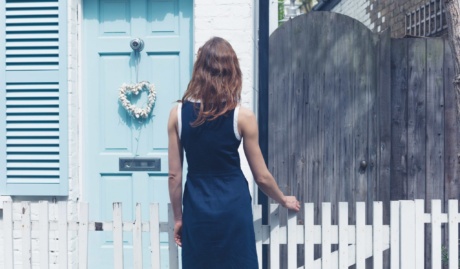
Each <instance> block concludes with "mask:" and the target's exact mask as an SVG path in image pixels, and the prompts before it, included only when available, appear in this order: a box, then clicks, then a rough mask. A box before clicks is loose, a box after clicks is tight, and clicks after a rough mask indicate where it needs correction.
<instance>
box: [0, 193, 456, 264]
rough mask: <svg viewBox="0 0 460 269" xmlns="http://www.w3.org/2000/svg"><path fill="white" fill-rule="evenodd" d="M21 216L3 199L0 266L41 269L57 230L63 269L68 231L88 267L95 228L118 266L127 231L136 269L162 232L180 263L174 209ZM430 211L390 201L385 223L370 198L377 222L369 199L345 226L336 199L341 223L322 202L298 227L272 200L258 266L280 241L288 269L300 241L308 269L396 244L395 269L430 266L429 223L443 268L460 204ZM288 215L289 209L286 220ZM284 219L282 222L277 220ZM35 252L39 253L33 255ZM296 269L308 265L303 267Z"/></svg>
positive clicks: (358, 260) (62, 208) (82, 207)
mask: <svg viewBox="0 0 460 269" xmlns="http://www.w3.org/2000/svg"><path fill="white" fill-rule="evenodd" d="M20 206H21V208H22V211H21V215H20V219H19V220H18V219H17V218H16V219H13V203H12V202H5V203H4V207H3V221H2V222H1V226H0V227H1V229H2V231H3V244H4V246H3V248H4V257H3V264H1V263H0V267H1V268H15V266H18V265H20V267H21V268H32V261H35V263H37V260H38V264H39V268H49V266H50V261H49V257H50V233H56V235H57V237H58V238H59V240H58V242H59V243H58V244H59V251H58V252H59V254H58V263H59V268H67V266H68V263H69V262H68V237H69V233H70V232H73V233H77V238H78V248H77V249H78V266H79V267H78V268H87V261H88V235H89V232H90V231H112V232H113V242H114V243H113V246H114V256H113V257H114V265H115V268H123V232H132V234H133V253H134V255H133V268H144V267H143V264H142V263H143V257H142V250H141V249H142V240H149V241H150V254H151V255H150V260H151V268H155V269H159V268H160V233H161V232H168V233H169V242H170V243H169V268H172V269H177V268H179V250H178V247H177V246H176V245H175V244H174V240H173V238H172V230H173V227H174V222H173V217H172V210H171V207H170V206H169V222H160V221H159V205H158V204H151V205H150V213H149V214H150V216H149V221H147V222H142V221H141V220H142V216H141V205H140V204H137V205H136V210H135V219H134V220H133V221H132V222H123V221H122V207H121V203H114V204H113V221H112V222H95V221H89V219H88V208H89V205H88V204H87V203H79V216H78V220H77V221H69V220H67V216H68V215H67V206H68V205H67V202H58V206H57V213H58V217H57V218H56V219H54V220H50V218H49V215H50V214H49V210H50V204H49V203H48V202H40V203H39V204H38V208H39V212H38V220H32V218H31V204H30V203H29V202H22V203H21V205H20ZM431 208H432V212H431V213H425V212H424V201H423V200H415V201H392V202H391V209H390V211H391V221H390V223H389V225H387V224H383V222H382V211H383V208H382V203H381V202H374V203H373V217H372V220H373V224H372V225H367V224H366V204H365V203H364V202H358V203H356V212H355V214H356V216H355V219H356V224H354V225H350V224H349V223H348V219H349V215H348V204H347V203H339V204H338V218H337V219H338V223H337V225H336V224H332V223H331V219H332V214H331V212H332V210H331V203H322V216H321V225H315V224H314V204H311V203H307V204H304V205H303V208H302V210H304V213H305V223H303V224H298V223H297V216H296V213H295V212H291V211H289V212H288V211H286V210H285V209H284V208H281V207H280V206H279V205H270V214H269V225H263V224H262V218H261V216H262V210H261V209H262V208H261V206H260V205H255V206H254V208H253V215H254V228H255V232H256V244H257V253H258V258H259V267H260V268H262V255H261V253H262V245H263V244H266V245H270V249H269V259H268V261H264V262H268V264H269V265H270V266H269V268H271V269H275V268H280V246H281V245H286V247H287V253H288V258H287V268H288V269H294V268H297V255H298V253H297V245H304V248H305V251H304V253H305V254H304V255H305V257H304V261H305V264H306V265H307V266H305V268H322V269H325V268H340V269H345V268H348V267H349V266H350V265H353V264H355V265H356V268H357V269H362V268H365V266H366V263H365V260H366V258H368V257H373V268H375V269H379V268H382V267H383V255H382V253H383V251H384V250H386V249H388V248H390V246H391V249H392V251H391V255H390V256H391V258H390V263H391V268H392V269H413V268H424V267H425V251H424V249H425V244H426V241H425V238H424V236H425V224H431V232H432V243H431V244H432V248H431V249H432V253H431V258H432V259H431V261H432V264H431V268H433V269H441V268H442V248H443V242H442V236H441V231H442V230H441V229H442V224H443V223H446V224H447V226H448V229H447V230H448V234H449V238H450V239H455V240H449V242H448V245H447V247H446V248H447V249H448V255H449V257H458V240H456V239H458V224H459V220H460V218H459V212H458V201H457V200H450V201H449V203H448V210H447V213H441V212H442V211H441V201H440V200H432V202H431ZM283 214H287V216H286V218H283ZM282 219H287V222H286V224H285V225H280V220H282ZM18 232H19V233H20V235H21V238H22V240H21V242H22V245H21V246H18V245H15V244H14V241H13V234H17V233H18ZM143 232H148V233H149V238H148V239H147V238H143V237H142V233H143ZM37 233H38V242H39V249H38V253H39V254H35V253H36V252H35V251H34V252H33V250H32V244H31V241H32V240H31V239H32V237H33V236H32V234H37ZM315 245H321V252H322V257H321V258H319V259H315V258H314V246H315ZM332 245H335V246H338V250H337V251H333V252H331V246H332ZM15 249H16V250H18V249H19V250H20V253H21V254H22V261H15V255H14V251H15ZM33 254H35V255H37V257H35V256H34V257H32V256H33ZM299 268H304V266H301V267H299ZM448 268H449V269H454V268H455V269H458V259H456V258H452V259H448Z"/></svg>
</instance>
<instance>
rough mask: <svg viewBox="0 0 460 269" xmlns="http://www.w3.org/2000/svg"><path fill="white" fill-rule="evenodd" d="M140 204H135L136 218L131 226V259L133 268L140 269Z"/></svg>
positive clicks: (141, 266)
mask: <svg viewBox="0 0 460 269" xmlns="http://www.w3.org/2000/svg"><path fill="white" fill-rule="evenodd" d="M141 210H142V208H141V204H140V203H136V218H135V220H134V225H133V259H134V261H133V262H134V268H135V269H142V268H143V265H142V261H143V260H142V213H141Z"/></svg>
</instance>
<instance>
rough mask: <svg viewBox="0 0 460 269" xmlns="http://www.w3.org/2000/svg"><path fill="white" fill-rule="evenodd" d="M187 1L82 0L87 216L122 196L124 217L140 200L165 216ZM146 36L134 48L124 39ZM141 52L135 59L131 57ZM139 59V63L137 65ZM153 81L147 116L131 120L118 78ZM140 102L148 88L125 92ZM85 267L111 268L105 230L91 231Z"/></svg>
mask: <svg viewBox="0 0 460 269" xmlns="http://www.w3.org/2000/svg"><path fill="white" fill-rule="evenodd" d="M192 4H193V2H192V1H152V0H131V1H129V0H118V1H116V0H99V1H96V0H84V1H83V12H84V13H83V16H84V24H83V70H84V71H83V76H84V78H83V81H84V84H83V106H82V109H83V116H84V122H83V135H84V153H83V154H84V197H85V200H87V201H88V202H89V203H90V219H91V220H92V221H112V203H113V202H122V209H123V220H124V221H132V220H133V219H134V208H135V205H136V203H142V205H143V207H142V215H143V218H144V221H147V220H148V212H149V208H148V205H149V204H150V203H152V202H156V203H160V221H167V203H169V196H168V184H167V172H168V163H167V159H168V156H167V151H168V138H167V130H166V125H167V120H168V116H169V110H170V109H171V107H172V106H173V105H174V102H175V101H176V100H178V99H180V98H181V96H182V94H183V92H184V90H185V88H186V87H187V83H188V81H189V79H190V73H191V62H192V58H191V55H192V54H191V47H192V45H191V44H192V40H191V31H192V27H191V18H192V16H191V13H192ZM133 38H141V39H143V40H144V44H145V46H144V49H143V50H142V51H141V52H140V53H134V52H133V51H132V50H131V48H130V46H129V42H130V41H131V40H132V39H133ZM136 57H140V58H136ZM136 63H138V66H137V67H136ZM144 80H146V81H149V82H150V83H153V84H154V85H155V87H156V91H157V100H156V104H155V106H154V109H153V111H152V113H151V116H150V117H149V118H148V119H146V120H138V119H134V118H133V117H132V116H130V115H128V114H127V112H126V111H125V110H124V108H123V107H122V106H121V105H120V104H119V102H118V95H119V94H118V91H119V87H120V86H121V85H122V84H123V83H127V84H132V83H136V82H140V81H144ZM130 100H131V102H132V103H134V104H135V105H136V106H138V107H139V106H141V107H143V106H144V104H145V103H146V101H147V93H146V92H142V93H141V94H140V95H139V96H133V97H131V98H130ZM122 157H128V158H136V157H142V158H145V157H147V158H149V157H151V158H159V159H161V169H160V171H158V172H152V171H149V172H147V171H141V172H131V171H120V170H119V159H120V158H122ZM123 239H124V247H125V249H124V253H125V254H124V261H125V262H124V263H125V268H132V266H133V261H132V236H131V234H130V233H126V232H125V233H124V238H123ZM167 239H168V237H167V235H166V234H162V235H161V237H160V240H161V244H162V247H161V251H162V254H163V255H162V257H163V260H162V268H168V262H167V259H166V257H167V255H166V254H167ZM90 240H91V241H90V242H89V247H90V250H89V254H90V257H89V263H90V264H89V267H90V268H113V247H112V246H113V242H112V235H111V233H110V232H92V234H91V235H90ZM143 244H144V247H143V250H144V253H143V257H144V267H148V266H150V251H149V247H148V246H149V237H148V236H147V234H145V237H144V238H143Z"/></svg>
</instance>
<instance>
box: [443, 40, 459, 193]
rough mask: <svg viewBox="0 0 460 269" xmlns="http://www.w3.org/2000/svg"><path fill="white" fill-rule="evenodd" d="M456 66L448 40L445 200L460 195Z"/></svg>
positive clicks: (445, 49)
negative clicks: (455, 86) (455, 83)
mask: <svg viewBox="0 0 460 269" xmlns="http://www.w3.org/2000/svg"><path fill="white" fill-rule="evenodd" d="M454 76H455V68H454V63H453V58H452V51H451V48H450V46H449V44H448V41H445V42H444V134H445V137H444V173H445V175H444V176H445V188H444V190H445V200H448V199H458V197H459V196H460V177H459V176H458V175H457V168H458V165H459V163H458V159H457V149H458V145H459V143H460V141H459V140H458V139H459V137H460V136H459V133H460V130H459V128H458V127H457V103H456V94H455V89H454V85H453V83H452V81H453V79H454Z"/></svg>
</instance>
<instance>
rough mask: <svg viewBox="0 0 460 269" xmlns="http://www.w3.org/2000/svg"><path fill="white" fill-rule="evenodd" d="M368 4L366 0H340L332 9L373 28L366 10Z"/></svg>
mask: <svg viewBox="0 0 460 269" xmlns="http://www.w3.org/2000/svg"><path fill="white" fill-rule="evenodd" d="M370 5H371V4H370V1H368V0H342V1H340V2H339V4H337V5H336V6H335V7H334V8H333V9H332V11H333V12H336V13H340V14H344V15H347V16H349V17H352V18H354V19H356V20H358V21H360V22H361V23H363V24H364V25H366V27H368V28H369V29H371V30H373V28H374V25H373V24H371V19H370V16H369V14H368V13H367V11H366V9H367V8H368V7H370Z"/></svg>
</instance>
